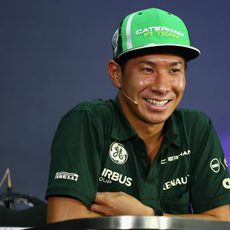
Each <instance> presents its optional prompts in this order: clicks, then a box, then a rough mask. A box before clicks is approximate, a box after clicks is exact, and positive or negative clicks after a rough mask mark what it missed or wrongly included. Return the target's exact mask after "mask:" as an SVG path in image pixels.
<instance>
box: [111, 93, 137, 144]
mask: <svg viewBox="0 0 230 230" xmlns="http://www.w3.org/2000/svg"><path fill="white" fill-rule="evenodd" d="M114 104H115V113H116V114H115V116H114V121H113V130H112V133H111V137H112V138H113V139H115V140H118V141H125V140H128V139H130V138H132V137H133V136H135V135H137V133H136V131H135V130H134V129H133V128H132V126H131V125H130V124H129V122H128V120H127V118H126V117H125V115H124V113H123V111H122V109H121V106H120V103H119V101H118V97H116V98H115V100H114Z"/></svg>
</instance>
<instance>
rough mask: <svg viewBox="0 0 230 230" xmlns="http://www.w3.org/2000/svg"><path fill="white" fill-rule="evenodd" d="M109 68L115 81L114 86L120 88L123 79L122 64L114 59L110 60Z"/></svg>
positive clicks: (109, 72) (111, 78) (110, 75)
mask: <svg viewBox="0 0 230 230" xmlns="http://www.w3.org/2000/svg"><path fill="white" fill-rule="evenodd" d="M107 70H108V74H109V77H110V80H111V81H112V82H113V84H114V86H115V87H117V88H118V89H120V88H121V80H122V70H121V67H120V65H119V64H118V63H117V62H115V61H114V60H110V61H109V62H108V65H107Z"/></svg>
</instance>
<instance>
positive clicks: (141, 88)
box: [119, 54, 185, 124]
mask: <svg viewBox="0 0 230 230" xmlns="http://www.w3.org/2000/svg"><path fill="white" fill-rule="evenodd" d="M120 85H121V87H120V88H121V90H122V91H123V92H124V93H125V94H126V95H128V96H129V97H130V98H132V99H133V100H135V101H136V102H137V103H138V104H137V105H135V103H133V102H132V101H131V100H130V99H128V98H127V97H126V96H125V95H124V94H123V93H122V92H121V91H120V92H119V100H120V103H121V107H122V109H123V111H124V112H125V114H126V116H128V118H130V119H132V120H133V121H134V122H135V121H140V120H141V121H143V122H145V123H148V124H160V123H164V122H165V121H166V120H167V119H168V117H169V116H170V115H171V114H172V112H173V111H174V110H175V108H176V107H177V106H178V104H179V102H180V101H181V98H182V96H183V92H184V89H185V60H184V59H183V58H182V57H180V56H177V55H174V54H150V55H144V56H140V57H135V58H132V59H130V60H128V62H127V63H126V65H125V68H124V70H123V71H122V76H121V80H120Z"/></svg>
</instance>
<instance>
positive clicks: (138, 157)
mask: <svg viewBox="0 0 230 230" xmlns="http://www.w3.org/2000/svg"><path fill="white" fill-rule="evenodd" d="M148 162H149V161H148V156H147V152H146V148H145V144H144V142H143V141H142V140H141V139H140V138H139V137H138V135H137V133H136V132H135V130H133V128H132V127H131V126H130V124H129V123H128V121H127V119H126V118H125V116H124V114H123V113H122V111H121V109H120V106H119V103H118V101H117V100H115V101H113V100H107V101H102V100H95V101H91V102H85V103H82V104H79V105H78V106H76V107H75V108H73V109H72V110H71V111H70V112H68V113H67V114H66V115H65V116H64V117H63V118H62V120H61V122H60V124H59V126H58V129H57V131H56V134H55V137H54V140H53V145H52V158H51V165H50V175H49V184H48V189H47V197H48V196H53V195H59V196H71V197H74V198H76V199H78V200H81V201H82V202H83V203H85V205H86V206H88V207H89V206H90V205H91V204H92V203H93V200H94V198H95V194H96V192H97V191H114V192H116V191H123V192H126V193H128V194H130V195H132V196H134V197H136V198H137V199H138V200H140V201H141V202H142V203H144V204H146V205H148V206H150V207H155V208H159V209H161V210H163V212H165V213H172V214H184V213H191V212H194V213H200V212H203V211H205V210H209V209H212V208H215V207H218V206H221V205H224V204H229V203H230V178H229V174H228V168H227V162H226V159H225V158H224V154H223V150H222V148H221V145H220V143H219V140H218V138H217V135H216V132H215V130H214V128H213V125H212V123H211V121H210V119H209V118H208V117H207V116H206V115H205V114H203V113H200V112H195V111H190V110H185V109H177V110H176V111H174V113H173V114H172V116H171V117H170V118H169V119H168V120H167V122H166V124H165V126H164V140H163V143H162V145H161V147H160V150H159V152H158V154H157V155H156V157H155V159H154V161H153V162H152V164H151V165H149V163H148Z"/></svg>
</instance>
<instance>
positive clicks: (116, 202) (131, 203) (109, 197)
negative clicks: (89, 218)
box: [90, 192, 154, 216]
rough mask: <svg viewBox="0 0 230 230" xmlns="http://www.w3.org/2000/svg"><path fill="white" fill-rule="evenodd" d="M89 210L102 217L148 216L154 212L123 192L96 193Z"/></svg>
mask: <svg viewBox="0 0 230 230" xmlns="http://www.w3.org/2000/svg"><path fill="white" fill-rule="evenodd" d="M90 210H91V211H93V212H96V213H99V214H101V215H104V216H119V215H135V216H150V215H153V213H154V211H153V209H152V208H150V207H148V206H145V205H144V204H142V203H141V202H140V201H139V200H137V199H136V198H134V197H132V196H130V195H128V194H126V193H124V192H98V193H97V195H96V198H95V200H94V204H93V205H92V206H91V207H90Z"/></svg>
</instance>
